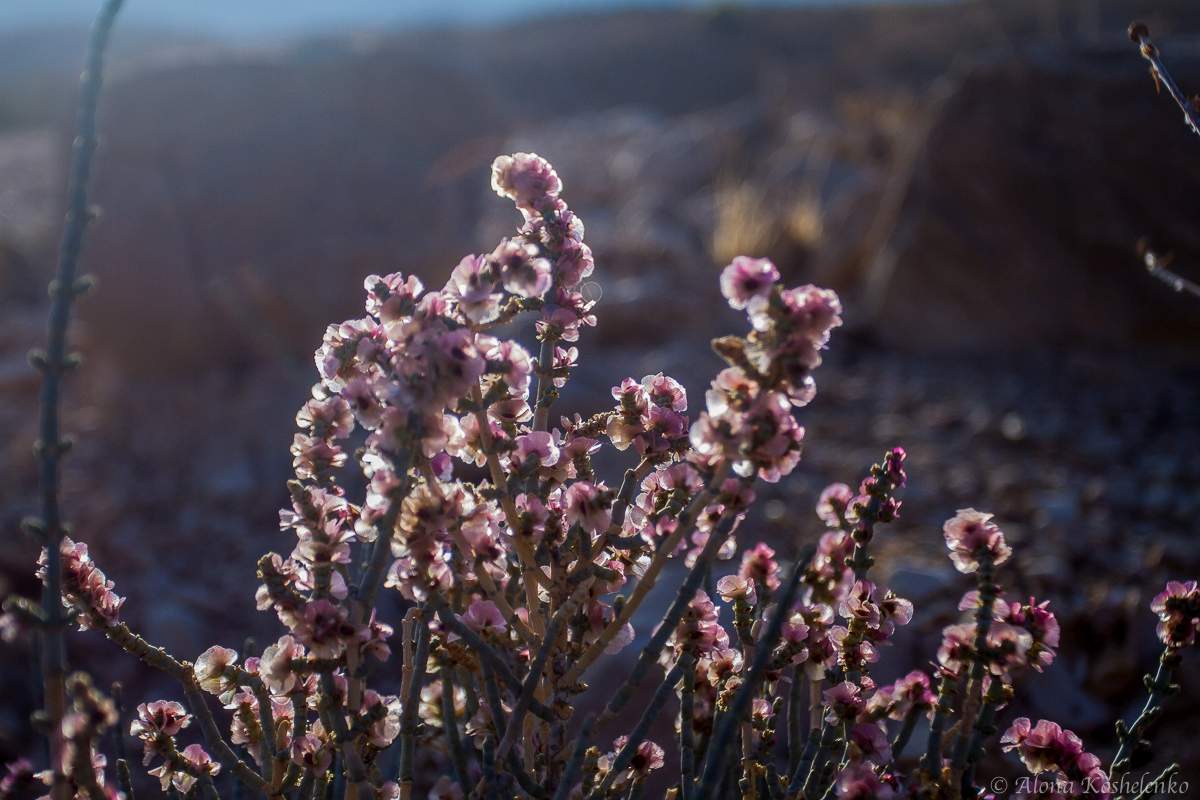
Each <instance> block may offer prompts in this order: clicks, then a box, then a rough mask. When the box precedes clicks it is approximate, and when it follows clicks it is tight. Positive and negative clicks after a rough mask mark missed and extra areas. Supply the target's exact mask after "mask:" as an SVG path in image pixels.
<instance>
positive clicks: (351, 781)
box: [320, 669, 372, 800]
mask: <svg viewBox="0 0 1200 800" xmlns="http://www.w3.org/2000/svg"><path fill="white" fill-rule="evenodd" d="M321 694H322V697H321V700H320V703H321V706H322V710H323V711H324V714H323V715H322V716H323V719H324V720H325V722H326V724H328V725H332V730H331V733H332V734H333V738H334V741H335V742H337V743H338V744H340V745H341V753H342V759H343V761H344V763H345V771H346V780H347V785H346V797H347V798H349V799H350V800H354V798H356V797H358V796H359V795H360V794H361V796H362V797H364V798H368V797H370V796H371V793H372V786H371V781H370V778H369V776H368V775H367V768H366V766H365V765H364V764H363V761H362V756H361V755H359V752H358V748H357V747H356V746H355V743H354V740H353V738H351V736H350V731H349V728H348V727H347V725H346V717H345V716H344V715H343V713H342V709H341V707H340V705H339V704H338V702H337V686H336V685H335V684H334V680H333V672H332V670H329V669H326V670H322V671H321Z"/></svg>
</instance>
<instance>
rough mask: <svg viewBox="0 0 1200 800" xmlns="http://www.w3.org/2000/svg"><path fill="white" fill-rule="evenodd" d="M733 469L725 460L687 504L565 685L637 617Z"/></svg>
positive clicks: (562, 683) (577, 675) (565, 679)
mask: <svg viewBox="0 0 1200 800" xmlns="http://www.w3.org/2000/svg"><path fill="white" fill-rule="evenodd" d="M730 469H731V465H730V463H729V462H725V463H723V464H722V465H721V466H720V467H718V468H717V471H716V473H715V474H714V475H713V478H712V480H711V481H709V485H708V488H707V489H705V490H704V491H702V492H701V493H700V494H698V495H696V497H695V498H693V499H692V502H691V503H689V504H688V506H687V508H686V509H685V510H684V512H683V514H682V515H681V516H680V518H679V524H678V526H676V528H675V530H674V531H673V532H672V533H671V535H670V536H668V537H667V539H666V541H664V542H663V543H662V544H661V545H660V546H659V548H658V550H657V552H655V554H654V558H653V559H651V561H650V566H648V567H647V568H646V571H645V573H643V575H642V577H641V579H640V580H639V581H638V583H637V586H635V587H634V588H633V592H632V593H631V594H630V595H629V599H628V600H626V602H625V605H624V606H622V607H621V611H620V613H619V614H617V615H616V616H615V617H614V618H613V620H612V622H610V623H609V624H608V626H607V627H606V628H605V629H604V631H603V632H602V633H601V634H600V636H599V637H598V638H597V639H596V641H595V642H593V643H592V644H591V646H589V647H588V649H587V650H585V651H584V652H583V655H581V656H580V657H579V660H578V661H576V662H575V664H574V666H572V667H571V669H570V671H569V672H567V674H566V675H564V676H563V678H562V681H561V682H560V683H561V685H563V686H570V685H572V684H575V683H578V682H579V679H580V678H581V677H583V673H584V672H585V671H586V670H587V668H588V667H590V666H591V665H592V662H594V661H595V660H596V659H597V658H599V657H600V655H601V654H602V653H603V652H604V651H605V649H606V648H607V647H608V645H609V644H610V643H611V642H612V640H613V638H614V637H616V635H617V633H619V632H620V630H621V629H622V628H624V627H625V625H626V623H628V622H629V620H630V619H632V618H633V614H634V612H636V611H637V609H638V607H639V606H641V604H642V601H643V600H645V599H646V595H648V594H649V593H650V589H652V588H653V587H654V582H655V581H656V580H658V575H659V573H660V572H662V570H663V567H664V566H666V563H667V559H669V558H670V557H671V554H672V553H674V552H675V549H676V548H677V547H678V546H679V543H680V542H681V541H683V537H684V536H685V535H686V534H688V533H690V532H691V529H692V526H693V525H695V524H696V519H697V518H698V517H699V516H700V512H702V511H703V510H704V507H705V506H706V505H708V503H709V502H710V501H711V500H712V497H713V494H714V492H715V491H716V490H717V488H718V487H720V485H721V483H722V482H723V481H724V480H725V478H726V476H728V475H729V471H730ZM714 538H715V537H714ZM710 541H711V540H710ZM714 552H715V551H714ZM699 563H700V562H699V561H697V564H699ZM690 578H691V576H690V575H689V579H690ZM694 593H695V590H694V589H693V594H694ZM687 599H688V600H691V596H690V595H689V596H688V598H687Z"/></svg>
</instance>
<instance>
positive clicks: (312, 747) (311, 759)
mask: <svg viewBox="0 0 1200 800" xmlns="http://www.w3.org/2000/svg"><path fill="white" fill-rule="evenodd" d="M332 762H333V753H331V752H330V751H329V748H327V747H326V746H325V742H323V741H322V740H321V737H320V736H317V735H316V734H314V733H306V734H304V735H303V736H297V737H296V738H295V739H293V740H292V763H294V764H296V765H298V766H301V767H304V768H305V769H307V770H309V771H311V772H313V773H315V774H320V773H322V772H324V771H325V770H327V769H329V765H330V763H332Z"/></svg>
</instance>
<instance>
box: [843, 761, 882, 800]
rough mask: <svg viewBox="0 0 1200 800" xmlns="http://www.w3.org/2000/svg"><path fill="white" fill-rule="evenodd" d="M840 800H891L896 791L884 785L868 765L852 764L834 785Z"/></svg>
mask: <svg viewBox="0 0 1200 800" xmlns="http://www.w3.org/2000/svg"><path fill="white" fill-rule="evenodd" d="M834 787H835V790H836V792H837V797H838V800H891V798H893V797H895V796H896V790H895V789H893V788H892V787H891V786H889V785H888V784H886V783H884V782H883V781H882V780H881V779H880V778H879V776H878V775H876V774H875V770H874V769H872V768H871V767H870V765H868V764H851V765H850V766H848V767H846V769H844V770H842V772H841V774H840V775H839V776H838V779H837V783H836V784H834Z"/></svg>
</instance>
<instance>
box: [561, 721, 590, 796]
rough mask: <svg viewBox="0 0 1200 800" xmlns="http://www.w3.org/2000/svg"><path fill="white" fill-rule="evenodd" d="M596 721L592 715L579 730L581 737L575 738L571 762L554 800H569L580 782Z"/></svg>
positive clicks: (568, 763)
mask: <svg viewBox="0 0 1200 800" xmlns="http://www.w3.org/2000/svg"><path fill="white" fill-rule="evenodd" d="M594 719H595V717H592V716H590V715H589V716H588V717H587V718H586V719H584V721H583V726H582V727H581V728H580V729H579V735H578V736H577V737H575V749H574V750H572V751H571V760H570V761H568V762H567V768H566V770H565V771H564V772H563V776H562V780H561V781H560V782H559V784H558V789H556V790H555V792H554V800H567V797H569V796H570V794H571V789H572V788H573V787H574V786H575V781H577V780H579V772H580V770H581V768H582V767H583V755H584V753H586V752H587V748H588V738H589V737H590V736H591V733H592V722H593V721H594Z"/></svg>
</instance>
